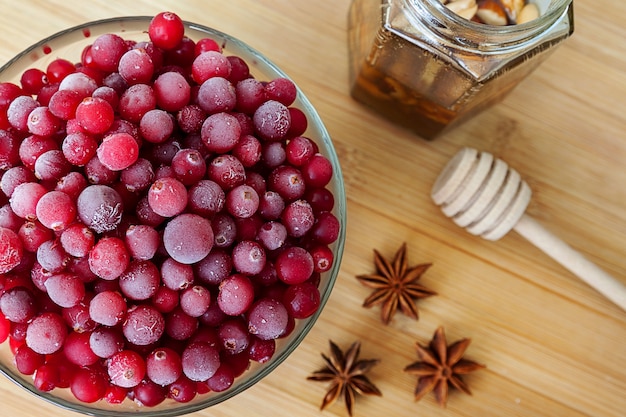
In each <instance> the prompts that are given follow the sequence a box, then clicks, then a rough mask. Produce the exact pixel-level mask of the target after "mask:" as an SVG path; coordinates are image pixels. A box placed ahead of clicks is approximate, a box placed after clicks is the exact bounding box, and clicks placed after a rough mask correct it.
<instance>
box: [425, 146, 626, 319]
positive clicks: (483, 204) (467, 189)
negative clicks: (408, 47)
mask: <svg viewBox="0 0 626 417" xmlns="http://www.w3.org/2000/svg"><path fill="white" fill-rule="evenodd" d="M530 195H531V191H530V187H529V186H528V184H526V182H525V181H523V180H522V179H521V177H520V175H519V174H518V173H517V171H515V170H514V169H513V168H511V167H509V166H508V165H507V164H506V163H505V162H504V161H502V160H500V159H497V158H494V157H493V155H491V154H489V153H487V152H478V151H477V150H475V149H471V148H463V149H461V150H460V151H459V152H458V153H457V154H456V155H455V156H454V157H453V158H452V159H451V160H450V161H449V162H448V164H447V165H446V166H445V168H444V169H443V171H442V172H441V174H440V175H439V177H438V178H437V180H436V181H435V184H434V186H433V189H432V192H431V197H432V199H433V201H434V202H435V204H437V205H438V206H440V207H441V210H442V211H443V213H444V214H445V215H446V216H448V217H450V218H452V220H453V221H454V222H455V223H456V224H457V225H459V226H461V227H464V228H465V230H467V231H468V232H470V233H472V234H474V235H479V236H481V237H483V238H485V239H488V240H498V239H500V238H501V237H502V236H504V235H505V234H506V233H508V232H509V230H511V229H515V231H516V232H517V233H519V234H520V235H522V236H523V237H524V238H525V239H527V240H528V241H529V242H531V243H532V244H533V245H535V246H536V247H538V248H539V249H541V250H542V251H543V252H545V253H546V254H547V255H549V256H550V257H552V258H553V259H554V260H555V261H557V262H559V263H560V264H561V265H563V266H564V267H565V268H567V269H568V270H569V271H571V272H572V273H573V274H574V275H576V276H577V277H578V278H580V279H581V280H583V281H584V282H586V283H587V284H588V285H590V286H591V287H593V288H595V289H596V290H597V291H598V292H599V293H601V294H602V295H604V296H605V297H606V298H608V299H609V300H611V301H612V302H614V303H615V304H616V305H618V306H620V307H621V308H622V309H624V310H626V286H624V284H622V283H621V282H619V281H617V280H616V279H615V278H613V277H612V276H610V275H609V274H607V273H606V272H605V271H603V270H602V269H600V268H599V267H598V266H597V265H595V264H594V263H592V262H591V261H589V260H588V259H586V258H585V257H584V256H583V255H582V254H580V253H579V252H577V251H576V250H574V249H573V248H572V247H570V246H569V245H568V244H567V243H565V242H563V241H562V240H560V239H559V238H558V237H556V236H554V235H553V234H552V233H550V232H549V231H548V230H546V229H544V228H543V226H541V225H540V224H539V223H538V222H536V221H535V220H533V219H532V218H531V217H529V216H527V215H526V214H524V211H525V210H526V207H527V206H528V203H529V202H530Z"/></svg>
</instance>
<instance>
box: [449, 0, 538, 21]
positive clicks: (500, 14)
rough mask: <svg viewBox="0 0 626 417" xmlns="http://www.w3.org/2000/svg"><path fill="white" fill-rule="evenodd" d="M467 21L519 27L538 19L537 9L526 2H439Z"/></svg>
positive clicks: (483, 0)
mask: <svg viewBox="0 0 626 417" xmlns="http://www.w3.org/2000/svg"><path fill="white" fill-rule="evenodd" d="M440 1H441V2H442V3H443V4H444V5H445V6H446V7H447V8H448V9H450V10H452V11H453V12H454V13H456V14H458V15H459V16H461V17H464V18H465V19H467V20H472V21H474V22H478V23H484V24H486V25H494V26H505V25H520V24H523V23H526V22H530V21H531V20H534V19H536V18H538V17H539V8H538V7H537V5H536V4H535V3H531V2H529V1H528V0H440Z"/></svg>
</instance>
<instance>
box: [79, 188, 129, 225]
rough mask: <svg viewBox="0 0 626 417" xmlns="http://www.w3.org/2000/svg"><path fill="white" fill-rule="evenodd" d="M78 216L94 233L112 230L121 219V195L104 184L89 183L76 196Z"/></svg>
mask: <svg viewBox="0 0 626 417" xmlns="http://www.w3.org/2000/svg"><path fill="white" fill-rule="evenodd" d="M77 210H78V217H79V218H80V220H81V221H82V222H83V223H84V224H85V225H87V226H88V227H90V228H91V229H93V230H94V231H95V232H96V233H103V232H107V231H111V230H114V229H115V228H116V227H117V225H118V224H120V222H121V221H122V213H123V204H122V197H121V196H120V195H119V193H118V192H117V191H115V190H114V189H113V188H111V187H109V186H106V185H90V186H89V187H87V188H85V189H84V190H83V191H82V192H81V193H80V195H79V196H78V201H77Z"/></svg>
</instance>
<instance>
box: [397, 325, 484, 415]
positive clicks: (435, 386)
mask: <svg viewBox="0 0 626 417" xmlns="http://www.w3.org/2000/svg"><path fill="white" fill-rule="evenodd" d="M470 341H471V340H470V339H461V340H459V341H457V342H454V343H453V344H451V345H450V346H448V345H447V342H446V335H445V332H444V330H443V327H439V328H438V329H437V330H436V331H435V335H434V336H433V339H432V340H431V342H430V344H429V345H428V346H422V345H420V344H419V343H416V345H417V355H418V357H419V359H420V361H419V362H415V363H412V364H410V365H408V366H407V367H406V368H404V371H405V372H408V373H410V374H412V375H417V377H418V380H417V387H416V388H415V401H419V400H420V399H422V398H423V397H424V396H425V395H426V394H428V393H429V392H431V391H434V393H435V398H436V400H437V402H438V403H439V405H440V406H441V407H445V406H446V401H447V400H448V390H449V386H452V387H454V388H457V389H459V390H461V391H462V392H464V393H466V394H470V395H471V392H470V389H469V387H468V386H467V384H466V383H465V382H464V381H463V379H462V375H465V374H468V373H470V372H473V371H476V370H478V369H482V368H484V367H485V365H481V364H479V363H476V362H473V361H470V360H466V359H463V355H464V354H465V351H466V350H467V347H468V346H469V344H470Z"/></svg>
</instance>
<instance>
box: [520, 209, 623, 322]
mask: <svg viewBox="0 0 626 417" xmlns="http://www.w3.org/2000/svg"><path fill="white" fill-rule="evenodd" d="M514 229H515V231H516V232H517V233H519V234H520V235H522V236H523V237H524V238H525V239H526V240H528V241H529V242H530V243H532V244H533V245H535V246H536V247H538V248H539V249H541V250H542V251H543V252H545V253H546V254H547V255H549V256H550V257H552V259H554V260H555V261H557V262H559V263H560V264H561V265H563V266H564V267H565V268H567V269H568V270H570V271H571V272H572V273H573V274H574V275H576V276H577V277H578V278H580V279H581V280H583V281H584V282H586V283H587V284H589V285H590V286H591V287H592V288H595V289H596V290H597V291H598V292H599V293H600V294H602V295H604V296H605V297H606V298H608V299H609V300H611V301H612V302H614V303H615V304H616V305H618V306H620V307H621V308H622V309H623V310H626V286H625V285H624V284H622V283H621V282H619V281H617V280H616V279H615V278H613V277H612V276H610V275H609V274H607V273H606V272H604V271H603V270H602V269H600V268H599V267H598V266H597V265H596V264H594V263H593V262H591V261H589V260H588V259H587V258H585V257H584V256H583V255H582V254H581V253H579V252H577V251H576V250H574V249H573V248H572V247H571V246H569V245H568V244H567V243H565V242H563V241H562V240H561V239H559V238H558V237H556V236H554V235H553V234H552V233H550V232H549V231H548V230H546V229H545V228H544V227H543V226H541V224H539V223H538V222H536V221H535V220H534V219H532V218H531V217H529V216H527V215H523V216H522V217H521V218H520V219H519V221H518V222H517V224H516V225H515V227H514Z"/></svg>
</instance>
